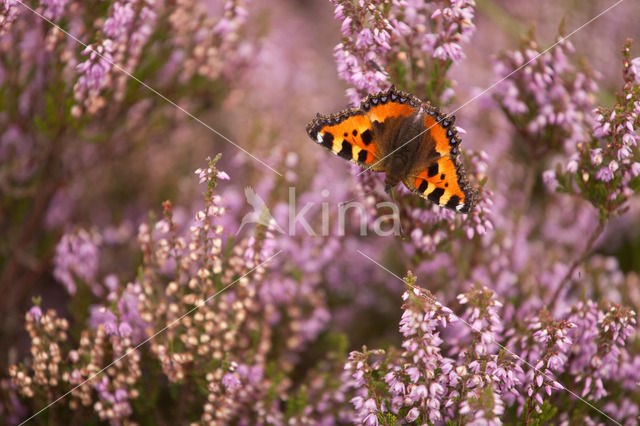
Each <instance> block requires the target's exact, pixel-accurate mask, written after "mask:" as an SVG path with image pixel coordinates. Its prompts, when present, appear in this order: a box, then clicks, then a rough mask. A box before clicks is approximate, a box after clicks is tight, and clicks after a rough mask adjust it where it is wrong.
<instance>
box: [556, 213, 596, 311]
mask: <svg viewBox="0 0 640 426" xmlns="http://www.w3.org/2000/svg"><path fill="white" fill-rule="evenodd" d="M606 223H607V222H606V220H600V221H599V222H598V227H597V228H596V229H595V230H594V231H593V233H592V234H591V237H589V241H588V242H587V245H586V246H585V248H584V250H583V252H582V254H581V255H580V256H579V257H578V258H577V259H576V260H575V261H574V262H573V263H572V264H571V268H569V271H567V273H566V274H565V276H564V277H563V278H562V280H560V284H559V285H558V288H556V291H555V292H554V293H553V296H552V297H551V299H549V303H551V302H553V301H554V300H557V299H558V296H559V295H560V293H561V292H562V289H563V288H564V287H565V285H566V284H567V283H568V282H569V280H570V279H571V277H572V276H573V273H574V272H575V270H576V268H577V267H578V266H580V265H581V264H582V263H583V262H584V261H585V260H586V259H587V257H588V256H589V254H591V250H592V249H593V245H594V244H595V242H596V240H597V239H598V238H599V237H600V235H602V232H603V231H604V228H605V226H606Z"/></svg>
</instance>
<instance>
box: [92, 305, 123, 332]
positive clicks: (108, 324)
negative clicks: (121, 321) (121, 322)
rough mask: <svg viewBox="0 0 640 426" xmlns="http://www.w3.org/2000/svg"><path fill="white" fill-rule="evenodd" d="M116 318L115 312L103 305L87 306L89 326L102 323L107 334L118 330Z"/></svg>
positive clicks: (96, 325)
mask: <svg viewBox="0 0 640 426" xmlns="http://www.w3.org/2000/svg"><path fill="white" fill-rule="evenodd" d="M117 320H118V318H117V317H116V314H114V313H113V312H112V311H111V310H110V309H107V308H105V307H104V306H91V307H90V308H89V326H91V327H93V328H97V327H98V326H100V325H102V326H104V330H105V332H106V333H107V334H108V335H112V334H116V333H117V332H118V324H117Z"/></svg>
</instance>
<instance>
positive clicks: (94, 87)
mask: <svg viewBox="0 0 640 426" xmlns="http://www.w3.org/2000/svg"><path fill="white" fill-rule="evenodd" d="M223 6H224V7H223V8H220V9H214V10H207V9H206V8H205V7H204V5H202V4H199V3H198V2H190V1H181V2H178V4H175V5H169V4H166V3H165V2H162V1H137V0H136V1H113V2H100V3H99V4H97V5H95V7H94V5H92V4H89V3H84V2H73V1H71V2H70V1H66V0H65V1H45V2H21V1H13V0H12V1H6V2H2V5H0V13H1V18H0V19H1V20H2V26H1V32H2V35H0V37H1V42H0V55H1V62H0V84H1V85H2V90H1V91H0V109H1V110H2V112H1V114H0V187H1V188H2V189H1V191H2V197H3V206H2V213H1V214H0V233H1V234H2V235H3V238H2V242H1V243H0V265H1V269H2V273H1V274H0V288H2V289H3V291H5V292H6V294H5V296H6V297H4V298H3V299H2V302H0V303H1V304H2V311H3V312H5V313H6V314H7V316H8V317H9V318H10V320H9V321H8V322H7V323H6V324H5V325H3V327H2V332H1V334H2V336H3V340H4V339H5V338H6V339H8V340H7V341H15V333H14V332H13V331H12V328H13V324H15V321H14V319H16V317H21V316H22V315H21V314H20V315H18V313H17V312H15V311H14V310H15V308H16V307H17V304H18V303H20V304H21V305H23V304H24V303H25V302H26V300H25V299H28V295H29V293H30V292H31V291H32V290H33V289H34V288H37V287H38V286H39V283H41V282H42V281H43V280H46V279H47V273H48V270H49V269H48V268H49V266H50V264H51V261H52V259H53V258H54V256H55V253H56V250H57V251H58V252H60V251H61V250H68V251H70V252H72V253H74V255H75V256H77V258H76V259H75V260H73V259H72V256H73V255H72V256H70V257H66V258H65V257H64V256H60V255H58V256H55V259H56V260H55V261H54V263H56V262H73V264H70V265H66V266H63V265H59V264H57V265H56V266H55V271H54V276H55V278H56V279H57V280H58V281H59V282H61V283H63V284H64V285H65V286H66V287H67V289H68V290H69V291H70V292H71V293H72V294H73V293H74V291H73V290H74V288H75V284H74V283H73V278H74V276H72V274H74V275H76V277H75V278H81V279H83V280H85V281H88V282H90V283H92V284H93V282H94V280H95V278H96V273H97V271H96V269H95V268H96V266H97V254H98V251H99V248H100V246H104V245H112V244H117V245H121V246H122V245H125V246H126V244H124V243H126V241H128V240H129V239H130V238H131V237H132V236H133V232H132V230H133V229H134V228H135V226H134V223H135V221H137V220H138V218H139V217H140V216H142V215H143V214H146V211H147V210H148V208H149V207H150V204H149V205H146V204H147V203H149V202H156V201H157V200H158V199H159V197H160V194H161V193H162V192H164V191H166V187H167V181H173V180H175V176H172V174H171V172H170V171H171V170H175V169H179V168H180V161H181V160H180V159H181V158H183V159H184V157H185V155H186V154H176V155H175V156H174V160H175V161H174V163H173V164H172V167H166V166H161V163H156V166H157V167H156V168H155V169H153V168H152V169H150V170H151V171H152V173H148V171H147V169H146V168H144V167H140V164H143V162H149V163H151V162H154V161H156V160H155V159H158V157H159V155H158V151H163V150H166V149H169V150H172V149H173V150H175V149H176V148H172V147H171V145H170V144H169V143H168V137H167V135H170V134H172V133H174V132H177V133H176V134H178V135H179V134H180V133H179V129H182V135H183V136H182V137H184V135H185V132H188V131H189V129H190V127H189V122H188V121H187V120H188V119H189V118H188V116H186V115H184V114H176V110H175V107H174V106H172V105H171V104H170V103H167V101H169V102H178V103H181V104H183V105H185V106H186V107H188V109H189V110H190V111H192V112H193V113H196V114H197V113H198V112H199V111H202V110H203V109H205V108H206V107H208V106H209V105H212V104H214V105H219V104H220V102H221V101H222V100H223V99H224V97H225V96H226V93H227V92H228V91H229V89H230V87H232V86H230V82H231V80H233V78H234V77H238V76H239V75H241V74H242V71H243V70H244V69H247V67H248V66H249V59H250V52H252V51H255V50H256V49H257V41H256V40H255V39H254V38H253V37H252V36H251V35H248V34H246V33H245V24H246V19H247V11H246V8H245V4H244V2H241V1H240V2H237V1H230V2H225V4H224V5H223ZM47 21H48V22H47ZM54 25H60V26H59V27H56V26H54ZM167 34H170V36H169V37H167V36H166V35H167ZM223 58H224V59H223ZM154 90H155V91H158V92H162V94H163V96H165V98H164V99H163V98H161V97H157V96H154V92H153V91H154ZM175 137H176V138H177V137H179V136H175ZM191 137H193V136H191ZM185 148H188V147H183V148H182V151H187V152H190V151H192V150H193V149H192V148H188V149H185ZM154 150H157V151H155V152H154ZM158 161H162V160H161V159H160V160H158ZM158 166H159V167H158ZM193 168H194V167H191V166H189V167H188V168H187V169H186V170H193ZM154 170H155V171H154ZM167 171H169V172H167ZM114 172H115V173H114ZM110 198H113V199H117V200H119V203H118V206H117V207H113V208H111V207H110V206H111V204H110V203H109V199H110ZM160 199H161V198H160ZM105 207H106V208H105ZM72 224H77V225H79V226H80V227H82V228H84V229H86V231H77V230H75V231H74V230H73V229H72V228H73V225H72ZM93 226H102V227H110V228H111V229H112V232H109V233H104V232H103V233H100V232H94V231H93V230H92V229H91V228H92V227H93ZM65 232H67V233H69V234H68V235H66V236H64V237H63V238H62V240H61V242H60V243H59V242H58V241H59V240H60V238H61V235H62V234H63V233H65ZM99 234H102V236H104V237H105V238H98V237H99ZM61 259H66V260H61ZM113 272H117V271H113ZM65 273H66V274H67V275H65V276H63V275H61V274H65ZM16 282H19V283H20V285H14V283H16ZM5 355H6V354H3V355H2V357H4V356H5ZM5 361H6V359H5Z"/></svg>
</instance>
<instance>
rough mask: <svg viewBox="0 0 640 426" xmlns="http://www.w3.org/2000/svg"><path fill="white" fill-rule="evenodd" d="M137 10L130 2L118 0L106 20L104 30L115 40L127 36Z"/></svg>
mask: <svg viewBox="0 0 640 426" xmlns="http://www.w3.org/2000/svg"><path fill="white" fill-rule="evenodd" d="M134 18H135V12H134V10H133V6H132V4H131V3H130V2H117V3H114V5H113V10H112V12H111V16H109V17H108V18H107V19H106V20H105V21H104V26H103V30H104V32H105V34H106V35H107V36H109V37H110V38H112V39H114V40H119V39H121V38H123V37H127V35H128V33H129V30H130V28H131V24H132V23H133V19H134Z"/></svg>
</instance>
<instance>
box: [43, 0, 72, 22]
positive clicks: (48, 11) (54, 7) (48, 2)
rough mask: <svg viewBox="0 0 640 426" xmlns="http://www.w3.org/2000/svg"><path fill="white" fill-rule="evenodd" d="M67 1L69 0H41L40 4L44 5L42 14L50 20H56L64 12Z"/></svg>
mask: <svg viewBox="0 0 640 426" xmlns="http://www.w3.org/2000/svg"><path fill="white" fill-rule="evenodd" d="M67 3H69V0H42V5H43V6H44V7H45V11H44V13H43V15H44V16H46V17H47V18H48V19H51V20H52V21H57V20H58V19H60V17H61V16H62V14H63V13H64V8H65V6H66V5H67Z"/></svg>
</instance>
